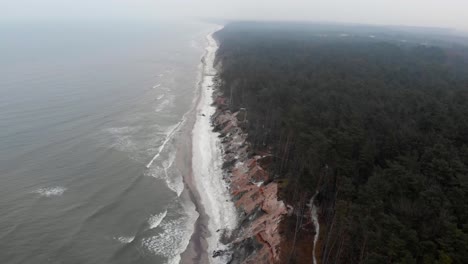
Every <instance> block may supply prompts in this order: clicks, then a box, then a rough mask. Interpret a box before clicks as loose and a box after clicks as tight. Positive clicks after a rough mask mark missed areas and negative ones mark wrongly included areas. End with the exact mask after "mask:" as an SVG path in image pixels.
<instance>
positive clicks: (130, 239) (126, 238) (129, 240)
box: [114, 236, 135, 244]
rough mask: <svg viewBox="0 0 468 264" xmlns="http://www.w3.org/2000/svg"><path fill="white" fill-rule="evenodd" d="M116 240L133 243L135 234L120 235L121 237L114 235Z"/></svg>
mask: <svg viewBox="0 0 468 264" xmlns="http://www.w3.org/2000/svg"><path fill="white" fill-rule="evenodd" d="M114 239H115V240H117V241H119V242H120V243H122V244H129V243H132V242H133V240H134V239H135V237H134V236H129V237H126V236H120V237H114Z"/></svg>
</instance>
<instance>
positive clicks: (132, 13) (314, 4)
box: [0, 0, 468, 30]
mask: <svg viewBox="0 0 468 264" xmlns="http://www.w3.org/2000/svg"><path fill="white" fill-rule="evenodd" d="M162 17H165V18H167V17H216V18H229V19H268V20H270V19H275V20H278V19H282V20H309V21H323V22H352V23H366V24H387V25H411V26H437V27H451V28H457V29H463V30H468V0H269V1H267V0H0V19H16V20H18V19H19V20H24V19H28V20H31V19H56V18H68V19H78V18H79V19H81V18H88V19H96V18H98V19H152V18H162Z"/></svg>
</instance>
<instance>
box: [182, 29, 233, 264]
mask: <svg viewBox="0 0 468 264" xmlns="http://www.w3.org/2000/svg"><path fill="white" fill-rule="evenodd" d="M218 30H220V28H218V29H216V30H214V31H213V32H212V33H210V34H209V35H208V36H206V41H207V46H206V48H205V54H204V55H203V56H202V58H201V63H200V65H199V72H200V75H199V77H198V81H197V88H196V94H195V99H194V104H193V107H192V109H191V110H190V114H189V116H188V118H187V123H186V125H185V126H184V129H183V131H181V132H182V135H181V137H180V138H181V140H180V142H179V144H180V146H181V147H184V148H187V146H189V149H190V151H189V152H190V153H186V154H185V155H184V157H180V159H178V160H177V164H181V165H184V166H186V167H187V172H186V173H184V175H185V177H184V184H185V186H186V187H187V193H188V196H189V198H190V200H191V201H192V202H193V204H194V205H195V208H196V211H197V213H198V218H197V220H196V221H195V223H194V229H193V233H192V235H191V237H190V240H189V243H188V245H187V247H186V249H185V250H184V252H183V253H182V254H181V255H180V256H181V260H180V263H187V264H189V263H213V262H215V263H217V262H218V261H217V260H216V259H214V258H212V253H213V251H214V250H215V249H218V248H219V247H220V245H219V237H218V236H217V234H218V231H219V230H220V228H218V227H214V226H215V225H214V224H213V222H214V220H215V219H214V217H213V218H210V215H209V214H208V213H207V208H206V206H205V204H207V205H208V207H210V206H211V207H213V204H210V202H212V201H210V200H211V199H207V197H206V194H205V197H202V195H201V193H200V189H204V188H203V187H204V186H203V183H204V180H205V181H206V179H203V177H201V175H200V174H199V171H202V170H200V169H196V170H195V169H194V166H197V165H194V162H197V164H198V163H200V157H202V160H203V156H204V155H203V153H198V154H197V153H196V152H197V150H199V149H200V146H198V145H197V146H194V145H196V144H198V143H196V141H197V140H198V141H200V139H201V138H202V141H203V138H204V139H205V140H207V138H206V137H208V138H210V139H213V138H216V139H217V135H215V134H214V133H213V132H212V128H213V127H212V126H211V122H209V124H210V129H202V130H201V129H200V128H198V130H196V127H197V126H200V123H202V122H204V124H205V125H206V119H208V120H210V117H209V116H210V115H209V114H206V115H205V113H208V112H210V109H209V108H213V112H214V107H212V106H211V105H212V101H213V100H212V95H213V92H214V90H213V88H212V79H213V77H214V75H215V74H216V72H215V71H216V70H215V69H214V65H213V64H214V57H215V54H216V50H217V43H216V41H215V40H214V38H213V34H214V33H215V32H216V31H218ZM207 99H208V101H209V104H208V105H207ZM194 137H198V138H197V139H196V140H194ZM205 147H206V146H205ZM209 147H211V148H213V149H211V150H212V151H213V152H216V151H217V150H218V149H217V147H218V146H216V145H214V146H213V145H212V144H209ZM190 154H191V155H190ZM219 154H220V155H219V156H217V155H216V153H215V154H214V155H213V157H212V159H214V160H215V161H216V160H219V161H220V162H222V154H221V153H219ZM195 160H197V161H195ZM201 162H203V161H201ZM187 165H190V166H187ZM211 165H213V167H216V164H211ZM219 167H220V166H219ZM205 169H206V168H205ZM208 169H209V168H208ZM194 171H195V173H194ZM204 173H208V175H209V176H211V177H212V178H215V177H213V176H218V175H217V173H213V170H210V169H209V170H208V171H206V170H205V171H204ZM221 176H222V174H220V175H219V178H221ZM205 187H206V186H205ZM217 187H219V188H223V189H224V188H225V186H224V185H221V186H217ZM215 188H216V186H215ZM222 198H223V199H226V197H222ZM228 200H230V199H228ZM226 201H227V200H226ZM211 210H213V208H211Z"/></svg>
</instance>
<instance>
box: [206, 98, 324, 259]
mask: <svg viewBox="0 0 468 264" xmlns="http://www.w3.org/2000/svg"><path fill="white" fill-rule="evenodd" d="M227 101H228V100H227V98H226V97H224V96H223V95H222V94H221V93H220V92H219V91H218V92H215V93H214V105H215V106H216V108H217V110H216V112H215V114H214V115H213V116H212V122H213V126H214V130H215V131H217V132H219V133H220V138H221V142H222V145H223V152H224V153H223V154H224V164H223V169H224V170H225V172H226V175H225V178H226V181H228V182H229V183H230V193H231V196H232V197H233V200H234V203H235V205H236V207H237V209H238V210H239V214H240V217H239V226H238V230H235V231H234V232H233V234H234V235H233V238H232V241H233V242H232V245H233V255H232V259H231V261H230V263H232V264H236V263H257V264H262V263H313V254H312V249H313V241H314V235H315V233H314V230H315V229H314V226H313V224H312V221H311V219H310V217H308V216H310V208H306V209H304V208H301V209H302V210H300V211H298V210H294V209H293V207H292V206H290V205H287V204H286V203H285V202H284V201H283V200H281V199H279V196H280V195H281V191H282V188H281V186H282V185H283V183H282V181H281V180H278V179H273V177H272V176H271V175H270V173H269V172H268V168H269V166H270V165H271V164H272V162H274V158H273V157H272V156H271V155H270V154H269V153H268V151H262V152H260V151H255V150H253V149H252V147H251V145H250V144H249V142H248V141H247V134H246V133H245V132H244V130H243V128H245V126H246V125H247V124H248V119H247V110H245V109H240V110H239V111H237V112H231V111H230V110H229V107H228V105H227ZM309 206H310V205H309ZM299 220H300V221H299ZM319 242H320V241H319ZM221 254H224V252H214V255H213V256H214V257H216V256H218V255H221Z"/></svg>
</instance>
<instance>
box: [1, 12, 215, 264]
mask: <svg viewBox="0 0 468 264" xmlns="http://www.w3.org/2000/svg"><path fill="white" fill-rule="evenodd" d="M214 29H215V26H214V25H210V24H205V23H201V22H196V21H178V22H168V21H165V22H156V21H153V22H151V23H136V22H132V23H110V22H106V23H104V22H101V23H88V24H80V23H46V22H43V23H34V24H31V23H29V24H28V23H24V24H2V25H0V39H1V41H0V58H1V60H0V212H1V214H0V263H67V264H73V263H80V264H82V263H177V262H178V261H179V259H180V254H181V253H182V252H183V251H184V249H185V247H186V246H187V243H188V241H189V239H190V236H191V234H192V232H193V225H194V222H195V219H196V218H197V212H196V211H195V206H194V204H193V203H192V202H191V201H190V199H188V198H187V197H188V195H187V194H186V190H185V188H184V183H183V177H184V175H183V174H184V173H187V171H188V170H189V168H184V167H183V166H184V164H183V163H182V165H181V163H180V162H179V163H177V162H176V157H177V154H178V153H177V152H178V151H187V152H190V151H191V148H190V146H187V148H180V147H177V135H178V131H179V129H180V128H181V127H182V126H183V125H184V120H185V117H186V114H187V112H189V111H190V109H192V108H193V106H194V98H196V94H197V92H196V89H197V86H196V84H197V81H199V80H198V79H199V76H200V74H199V71H200V58H201V56H202V55H203V54H204V52H205V50H204V48H205V46H206V38H205V36H206V35H207V34H208V33H209V32H211V31H213V30H214ZM176 163H177V164H178V165H177V166H176V165H175V164H176ZM189 166H191V164H187V167H189Z"/></svg>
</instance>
